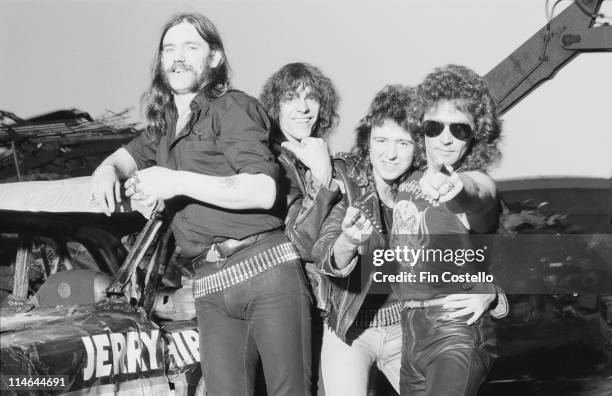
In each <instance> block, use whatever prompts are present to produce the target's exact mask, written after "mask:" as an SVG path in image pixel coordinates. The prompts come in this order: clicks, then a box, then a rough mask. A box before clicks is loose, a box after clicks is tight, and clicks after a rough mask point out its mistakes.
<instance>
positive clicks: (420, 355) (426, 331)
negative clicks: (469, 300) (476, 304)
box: [400, 306, 496, 396]
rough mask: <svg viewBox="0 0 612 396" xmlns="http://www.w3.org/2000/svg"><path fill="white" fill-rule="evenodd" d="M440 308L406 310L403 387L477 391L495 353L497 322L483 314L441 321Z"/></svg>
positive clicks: (448, 394) (448, 395) (425, 391)
mask: <svg viewBox="0 0 612 396" xmlns="http://www.w3.org/2000/svg"><path fill="white" fill-rule="evenodd" d="M449 312H450V311H449V310H445V309H442V308H441V307H439V306H432V307H429V308H417V309H406V310H404V311H403V312H402V331H403V336H402V337H403V342H402V367H401V371H400V391H401V395H406V396H408V395H409V396H416V395H418V396H424V395H430V396H438V395H445V396H460V395H461V396H463V395H476V393H477V392H478V388H479V387H480V384H482V382H483V381H484V380H485V379H486V378H487V375H488V373H489V370H490V368H491V365H492V363H493V361H494V359H495V357H496V343H495V335H494V329H493V323H492V322H491V318H490V316H489V314H488V313H485V314H484V315H483V316H482V317H481V318H480V319H479V320H477V321H476V323H474V324H472V325H470V326H468V325H467V324H466V323H465V322H466V321H467V319H468V317H460V318H457V319H442V316H444V315H445V314H447V313H449Z"/></svg>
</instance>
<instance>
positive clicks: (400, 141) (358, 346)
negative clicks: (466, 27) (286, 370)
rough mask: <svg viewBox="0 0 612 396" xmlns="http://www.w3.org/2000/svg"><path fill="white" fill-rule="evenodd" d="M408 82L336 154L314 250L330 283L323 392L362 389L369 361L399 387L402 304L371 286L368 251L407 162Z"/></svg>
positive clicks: (380, 234)
mask: <svg viewBox="0 0 612 396" xmlns="http://www.w3.org/2000/svg"><path fill="white" fill-rule="evenodd" d="M415 98H416V95H415V92H414V89H411V88H404V87H402V86H399V85H390V86H387V87H385V88H384V89H382V90H381V91H380V92H378V93H377V94H376V96H375V97H374V99H373V101H372V103H371V105H370V107H369V109H368V113H367V114H366V115H365V116H364V117H363V119H362V120H361V121H360V123H359V125H358V127H357V147H356V148H355V150H354V151H353V152H352V153H341V154H338V155H337V156H336V157H335V168H336V171H337V180H338V183H339V184H340V185H341V186H342V190H343V199H342V201H341V202H339V203H338V204H336V205H335V206H334V208H333V210H332V212H331V214H330V215H329V217H328V218H327V219H326V220H325V223H324V224H323V228H322V230H321V235H320V238H319V239H318V240H317V242H316V244H315V246H314V249H313V255H314V256H315V258H316V259H317V260H316V261H317V263H318V265H319V269H320V271H322V272H323V273H324V274H325V275H327V277H328V282H329V283H330V285H331V290H330V292H329V299H330V304H329V307H328V315H327V318H326V323H325V329H324V333H323V347H322V351H321V372H322V376H323V384H324V387H325V394H326V395H327V396H334V395H355V396H365V395H366V394H367V392H368V378H369V373H370V369H371V368H372V366H373V365H376V366H377V367H378V368H379V369H380V370H381V371H382V372H383V373H384V374H385V376H386V377H387V378H388V379H389V381H390V382H391V384H392V385H393V387H394V388H395V389H396V390H399V370H400V356H401V327H400V324H399V323H400V311H401V305H400V302H399V300H398V298H397V296H396V295H395V294H394V293H392V292H391V289H385V290H383V291H378V292H377V293H374V291H373V289H374V287H375V286H374V280H373V274H374V270H375V268H376V267H374V266H372V265H371V260H369V257H371V255H372V252H373V251H375V250H377V249H381V248H385V247H387V246H388V243H389V236H390V230H391V227H392V213H393V203H394V198H395V189H396V187H397V184H398V183H399V182H400V181H401V179H402V177H404V176H405V175H406V174H407V172H409V170H410V168H411V166H412V159H413V151H414V134H413V130H414V126H415V125H416V122H417V118H416V114H415V112H414V111H413V109H412V107H413V105H414V103H415V102H416V99H415Z"/></svg>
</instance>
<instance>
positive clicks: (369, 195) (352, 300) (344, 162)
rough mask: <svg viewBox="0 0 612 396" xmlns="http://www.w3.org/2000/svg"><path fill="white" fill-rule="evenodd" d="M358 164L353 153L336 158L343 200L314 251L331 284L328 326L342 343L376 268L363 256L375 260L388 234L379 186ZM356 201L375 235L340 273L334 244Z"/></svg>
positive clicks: (325, 223) (318, 266)
mask: <svg viewBox="0 0 612 396" xmlns="http://www.w3.org/2000/svg"><path fill="white" fill-rule="evenodd" d="M357 162H358V161H357V156H356V155H354V154H347V153H341V154H338V155H336V156H335V157H334V168H335V177H336V181H337V183H338V184H339V185H340V186H341V187H340V189H341V190H342V192H343V197H342V200H341V201H340V202H339V203H337V204H336V205H335V206H334V208H333V209H332V211H331V213H330V214H329V216H328V217H327V219H326V220H325V222H324V223H323V227H322V228H321V232H320V236H319V239H318V240H317V242H316V243H315V245H314V248H313V256H314V258H315V263H316V264H317V270H318V271H320V272H321V273H323V274H325V275H326V276H328V282H329V283H330V285H331V287H330V291H329V295H328V310H329V315H328V318H327V323H328V325H329V326H330V327H331V329H332V330H333V331H334V332H335V333H336V334H337V335H338V337H340V338H341V339H343V340H344V339H345V337H346V332H347V331H348V329H349V328H350V327H351V325H352V324H353V322H354V321H355V318H356V317H357V313H358V312H359V310H360V309H361V306H362V305H363V302H364V300H365V298H366V296H367V294H368V291H369V290H370V286H371V285H372V281H373V280H372V279H373V278H372V276H373V273H374V271H375V267H374V266H373V265H371V264H369V263H368V261H367V260H363V259H362V257H372V252H373V251H374V250H375V249H382V248H385V245H386V244H385V237H384V235H383V232H384V231H385V230H384V228H383V227H384V221H383V215H382V213H381V206H380V200H379V198H378V193H377V192H376V187H375V186H374V183H373V182H372V181H371V180H368V177H367V174H366V173H365V172H364V171H363V170H362V169H361V168H359V167H358V166H357ZM357 201H358V202H360V204H359V207H360V209H362V210H364V211H365V212H366V213H367V214H368V216H369V218H370V220H371V221H372V225H373V231H372V235H371V236H370V238H369V239H368V241H367V242H366V243H365V244H364V245H363V247H362V248H361V249H362V252H363V254H358V253H356V254H355V257H353V258H352V260H351V261H350V263H349V264H348V265H347V266H346V267H344V268H343V269H341V270H339V269H338V268H337V267H336V266H335V263H334V257H333V247H334V242H335V241H336V239H338V237H339V236H340V234H341V233H342V220H343V219H344V216H345V214H346V210H347V208H348V206H349V205H353V206H354V205H356V202H357ZM389 231H390V230H389ZM393 286H394V285H393V284H392V287H393ZM394 292H397V291H395V290H394ZM398 296H399V294H398Z"/></svg>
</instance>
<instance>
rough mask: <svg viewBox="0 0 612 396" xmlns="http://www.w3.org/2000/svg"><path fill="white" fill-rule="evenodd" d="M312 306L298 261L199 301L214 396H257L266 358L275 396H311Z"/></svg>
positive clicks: (204, 368)
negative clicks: (258, 369) (258, 370)
mask: <svg viewBox="0 0 612 396" xmlns="http://www.w3.org/2000/svg"><path fill="white" fill-rule="evenodd" d="M311 303H312V299H311V295H310V292H309V290H308V287H307V286H306V279H305V275H304V272H303V270H302V266H301V263H299V262H297V261H295V262H289V263H283V264H280V265H278V266H276V267H273V268H271V269H269V270H267V271H265V272H263V273H261V274H258V275H256V276H255V277H253V278H251V279H249V280H246V281H244V282H242V283H239V284H236V285H234V286H231V287H230V288H228V289H226V290H224V291H221V292H217V293H213V294H210V295H205V296H203V297H200V298H198V299H197V300H196V312H197V318H198V330H199V333H200V352H201V365H202V373H203V376H204V380H205V381H206V386H207V392H208V394H209V395H214V396H222V395H228V396H229V395H231V396H242V395H253V394H254V392H255V389H254V388H255V385H254V383H255V371H256V367H257V363H258V360H259V358H261V362H262V366H263V370H264V376H265V380H266V388H267V392H268V395H269V396H280V395H282V396H286V395H296V396H299V395H309V394H310V383H311V354H312V352H311V344H310V343H311V339H310V337H311Z"/></svg>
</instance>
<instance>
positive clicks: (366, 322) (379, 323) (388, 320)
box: [354, 301, 402, 329]
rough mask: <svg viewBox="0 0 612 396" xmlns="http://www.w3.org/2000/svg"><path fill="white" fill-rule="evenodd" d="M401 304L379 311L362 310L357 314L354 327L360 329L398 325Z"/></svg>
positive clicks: (397, 303)
mask: <svg viewBox="0 0 612 396" xmlns="http://www.w3.org/2000/svg"><path fill="white" fill-rule="evenodd" d="M401 312H402V304H401V303H400V302H399V301H398V302H396V303H394V304H391V305H389V306H386V307H384V308H379V309H375V308H373V309H368V308H365V309H364V308H362V309H360V310H359V312H358V313H357V317H356V318H355V322H354V326H355V327H359V328H361V329H366V328H369V327H383V326H391V325H394V324H398V323H399V322H400V321H401Z"/></svg>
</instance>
